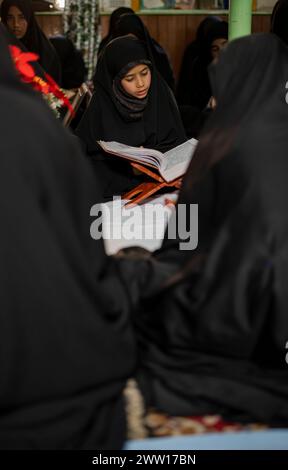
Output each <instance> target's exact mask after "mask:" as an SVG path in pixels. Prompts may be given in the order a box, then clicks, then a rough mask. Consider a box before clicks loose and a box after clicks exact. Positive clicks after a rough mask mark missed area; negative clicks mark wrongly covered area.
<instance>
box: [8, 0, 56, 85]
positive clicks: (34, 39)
mask: <svg viewBox="0 0 288 470" xmlns="http://www.w3.org/2000/svg"><path fill="white" fill-rule="evenodd" d="M0 16H1V21H2V22H3V23H4V24H5V26H6V27H7V28H8V29H9V31H10V32H11V33H12V34H14V35H15V36H16V38H17V39H19V40H20V41H21V42H22V43H23V44H24V46H25V48H26V49H27V51H29V52H35V54H38V55H39V64H40V65H41V67H42V68H43V69H44V70H45V72H46V73H48V74H49V75H51V77H52V78H54V80H55V81H56V82H57V83H58V82H59V83H60V80H61V66H60V62H59V59H58V56H57V53H56V51H55V50H54V47H53V46H52V44H51V42H50V41H49V40H48V39H47V38H46V36H45V34H44V33H43V31H42V30H41V28H40V27H39V25H38V23H37V21H36V18H35V15H34V11H33V6H32V3H31V1H30V0H3V2H2V3H1V7H0Z"/></svg>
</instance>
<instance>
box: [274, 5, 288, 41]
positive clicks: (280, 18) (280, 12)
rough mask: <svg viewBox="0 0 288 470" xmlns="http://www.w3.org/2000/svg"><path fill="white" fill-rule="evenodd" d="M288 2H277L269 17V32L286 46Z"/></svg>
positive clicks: (287, 39)
mask: <svg viewBox="0 0 288 470" xmlns="http://www.w3.org/2000/svg"><path fill="white" fill-rule="evenodd" d="M287 22H288V1H287V0H278V2H276V5H275V6H274V9H273V11H272V15H271V32H272V33H274V34H276V36H279V38H281V39H282V41H284V42H285V44H287V45H288V27H287Z"/></svg>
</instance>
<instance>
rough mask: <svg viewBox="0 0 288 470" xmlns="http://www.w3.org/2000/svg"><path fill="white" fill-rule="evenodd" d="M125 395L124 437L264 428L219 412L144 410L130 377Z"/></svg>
mask: <svg viewBox="0 0 288 470" xmlns="http://www.w3.org/2000/svg"><path fill="white" fill-rule="evenodd" d="M124 395H125V399H126V414H127V424H128V435H127V439H145V438H147V437H164V436H180V435H189V434H204V433H212V432H213V433H215V432H232V431H234V432H235V431H244V430H245V431H247V430H250V431H251V430H254V431H260V430H264V429H267V426H265V425H263V424H257V423H251V424H245V425H243V424H240V423H231V422H227V421H224V420H223V419H222V417H221V416H219V415H207V416H189V417H187V416H185V417H183V416H168V415H166V414H164V413H160V412H158V411H157V410H152V409H150V410H148V411H147V413H145V408H144V402H143V398H142V395H141V392H140V391H139V389H138V387H137V383H136V382H135V380H133V379H130V380H129V381H128V382H127V387H126V389H125V391H124Z"/></svg>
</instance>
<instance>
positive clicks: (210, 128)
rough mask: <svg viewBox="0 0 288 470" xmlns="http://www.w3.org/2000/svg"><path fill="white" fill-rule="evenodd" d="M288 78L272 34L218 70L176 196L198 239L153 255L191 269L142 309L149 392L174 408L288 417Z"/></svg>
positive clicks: (287, 62)
mask: <svg viewBox="0 0 288 470" xmlns="http://www.w3.org/2000/svg"><path fill="white" fill-rule="evenodd" d="M275 70H277V74H275ZM287 76H288V52H287V48H286V46H285V45H284V44H283V43H282V42H281V41H280V40H279V39H278V38H276V37H275V36H274V35H271V34H259V35H258V34H257V35H253V36H247V37H244V38H241V39H238V40H235V41H233V42H232V43H231V44H230V45H229V46H228V47H227V49H226V50H225V51H223V53H222V54H221V56H220V58H219V62H218V63H217V64H216V65H213V66H212V68H211V83H212V89H213V94H214V96H215V97H216V99H217V108H216V110H215V112H214V114H213V115H212V117H211V118H210V120H209V122H208V123H207V126H206V129H205V130H204V132H203V135H202V136H201V138H200V141H199V145H198V148H197V150H196V152H195V155H194V157H193V159H192V162H191V165H190V168H189V170H188V172H187V175H186V178H185V181H184V183H183V187H182V190H181V192H180V197H179V205H180V204H198V210H199V217H198V221H199V243H198V247H197V249H196V250H194V251H192V252H189V251H188V252H187V251H176V250H175V249H172V247H173V246H174V244H173V243H172V242H169V241H168V242H167V244H166V250H165V249H163V250H162V251H161V252H160V253H159V254H158V256H159V257H160V258H162V259H163V258H165V257H166V259H167V257H169V256H170V257H173V256H174V261H175V260H176V259H177V260H178V262H179V263H180V264H182V263H184V262H187V255H188V256H189V257H190V260H189V261H188V265H187V264H186V266H185V268H182V269H181V271H180V275H179V277H178V285H177V284H175V282H176V279H175V281H174V283H173V282H171V283H170V286H169V288H167V291H166V292H165V293H164V294H163V296H162V301H161V299H160V298H157V299H155V298H154V299H153V302H150V303H149V305H147V306H146V307H145V312H146V313H145V312H144V313H143V316H142V318H141V317H140V316H139V315H138V316H137V319H139V323H140V325H141V341H142V342H143V343H142V344H144V346H143V350H142V361H143V365H144V367H143V369H144V370H145V371H146V372H145V373H146V376H144V379H143V377H142V381H143V383H144V386H143V389H144V390H145V392H146V393H148V395H147V396H149V394H150V401H151V403H152V404H153V405H154V406H157V407H159V408H160V409H163V410H165V411H166V412H168V413H171V414H188V415H194V414H195V415H199V414H207V413H209V414H211V413H212V414H215V413H216V414H223V415H224V416H225V417H226V418H230V419H232V420H236V419H237V420H245V421H250V422H251V421H258V422H265V423H270V424H275V425H278V426H287V424H288V410H287V406H286V403H287V399H288V374H287V364H286V362H285V354H286V351H285V344H286V342H287V338H288V317H287V309H288V296H287V278H288V217H287V198H288V185H287V174H288V160H287V148H288V134H287V121H288V104H287V101H288V100H287V96H285V95H286V93H287V89H286V83H287ZM186 207H187V206H186ZM173 285H174V287H173ZM153 307H154V310H155V311H153Z"/></svg>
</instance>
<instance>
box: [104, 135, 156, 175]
mask: <svg viewBox="0 0 288 470" xmlns="http://www.w3.org/2000/svg"><path fill="white" fill-rule="evenodd" d="M98 143H99V145H100V146H101V147H102V148H103V149H104V150H105V151H106V152H108V153H113V154H115V155H119V156H120V157H121V156H123V157H127V158H128V159H130V160H134V161H135V160H137V161H138V162H139V163H141V162H142V163H149V164H150V165H152V166H154V167H155V168H158V169H159V168H160V165H161V161H162V160H163V158H164V154H161V152H159V151H158V150H154V149H146V148H144V147H132V146H130V145H125V144H121V143H120V142H114V141H111V142H105V141H103V140H99V141H98Z"/></svg>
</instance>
